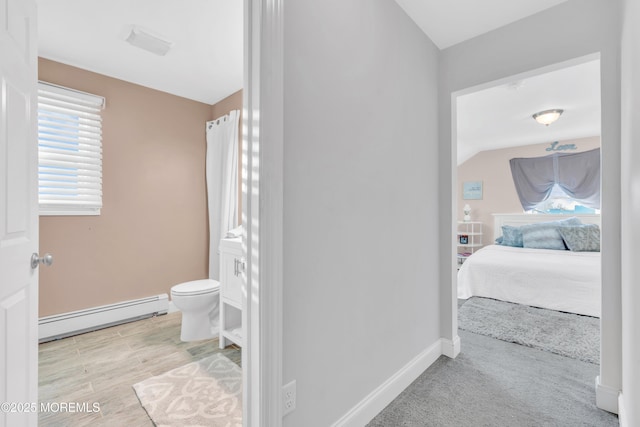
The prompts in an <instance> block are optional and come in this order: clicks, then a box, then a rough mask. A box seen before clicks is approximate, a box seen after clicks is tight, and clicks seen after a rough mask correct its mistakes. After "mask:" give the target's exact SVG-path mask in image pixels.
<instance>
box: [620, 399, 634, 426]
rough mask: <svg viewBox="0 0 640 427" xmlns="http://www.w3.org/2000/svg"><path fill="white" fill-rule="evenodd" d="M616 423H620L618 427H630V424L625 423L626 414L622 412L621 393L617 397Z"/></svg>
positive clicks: (622, 401) (622, 400)
mask: <svg viewBox="0 0 640 427" xmlns="http://www.w3.org/2000/svg"><path fill="white" fill-rule="evenodd" d="M618 423H620V427H631V424H629V422H628V421H627V414H626V413H625V410H624V399H623V398H622V393H620V395H619V396H618Z"/></svg>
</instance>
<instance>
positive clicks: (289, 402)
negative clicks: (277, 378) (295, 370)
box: [282, 380, 296, 415]
mask: <svg viewBox="0 0 640 427" xmlns="http://www.w3.org/2000/svg"><path fill="white" fill-rule="evenodd" d="M294 409H296V381H295V380H293V381H291V382H290V383H289V384H287V385H284V386H283V387H282V415H287V414H289V413H291V412H293V410H294Z"/></svg>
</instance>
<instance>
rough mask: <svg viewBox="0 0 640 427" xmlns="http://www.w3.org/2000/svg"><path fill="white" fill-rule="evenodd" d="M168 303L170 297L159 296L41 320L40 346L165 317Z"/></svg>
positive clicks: (39, 327) (39, 330)
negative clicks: (46, 342) (105, 329)
mask: <svg viewBox="0 0 640 427" xmlns="http://www.w3.org/2000/svg"><path fill="white" fill-rule="evenodd" d="M168 301H169V296H168V295H167V294H160V295H155V296H152V297H148V298H140V299H137V300H131V301H123V302H119V303H115V304H108V305H103V306H100V307H92V308H88V309H86V310H78V311H72V312H69V313H62V314H56V315H53V316H46V317H42V318H40V319H39V321H38V338H39V341H40V342H45V341H52V340H54V339H59V338H65V337H69V336H71V335H77V334H81V333H85V332H89V331H93V330H96V329H102V328H106V327H109V326H113V325H118V324H120V323H126V322H130V321H133V320H138V319H143V318H145V317H151V316H153V315H157V314H165V313H167V310H168V305H169V303H168Z"/></svg>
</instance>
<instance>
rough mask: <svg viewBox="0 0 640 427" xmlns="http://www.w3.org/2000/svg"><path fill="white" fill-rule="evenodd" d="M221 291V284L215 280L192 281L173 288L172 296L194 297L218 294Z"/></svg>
mask: <svg viewBox="0 0 640 427" xmlns="http://www.w3.org/2000/svg"><path fill="white" fill-rule="evenodd" d="M219 289H220V282H218V281H217V280H213V279H202V280H192V281H191V282H184V283H180V284H178V285H175V286H173V287H172V288H171V295H176V296H192V295H204V294H211V293H214V292H217V291H218V290H219Z"/></svg>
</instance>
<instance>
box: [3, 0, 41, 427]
mask: <svg viewBox="0 0 640 427" xmlns="http://www.w3.org/2000/svg"><path fill="white" fill-rule="evenodd" d="M36 82H37V57H36V9H35V0H0V404H3V406H2V408H0V409H1V410H0V426H1V427H4V426H11V427H13V426H35V425H37V422H38V420H37V412H34V410H37V407H36V404H37V401H38V272H37V270H35V269H32V268H31V260H30V258H31V255H32V254H33V253H34V252H37V250H38V199H37V197H38V195H37V156H38V151H37V150H38V146H37V135H36V129H37V125H36V116H35V113H36V109H37V98H36ZM7 410H8V411H9V412H7Z"/></svg>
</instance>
